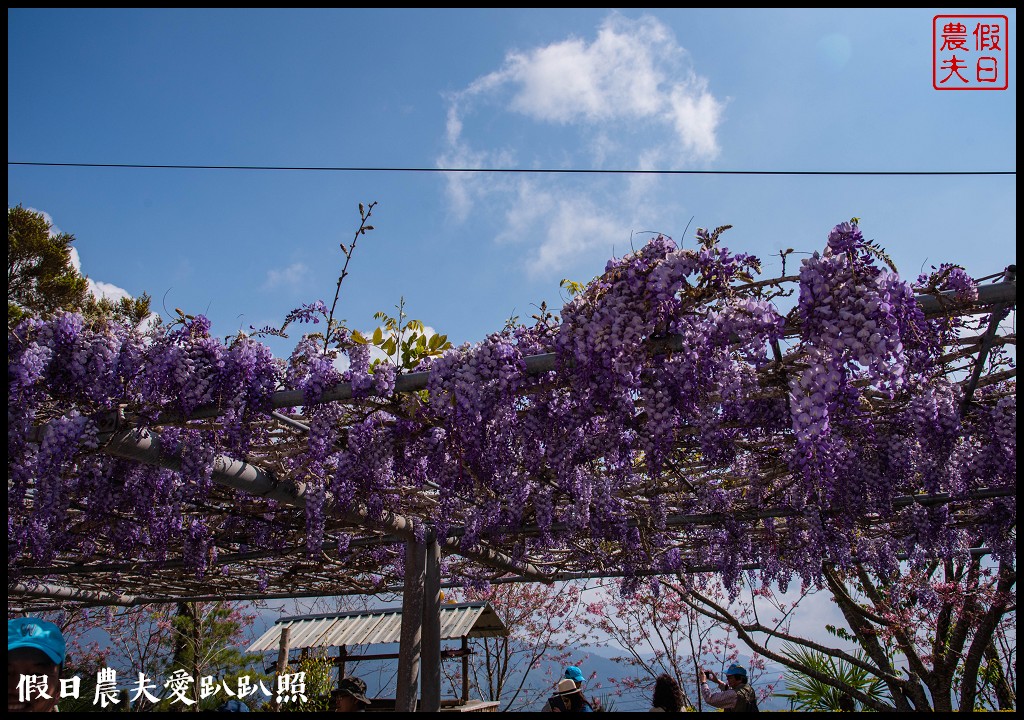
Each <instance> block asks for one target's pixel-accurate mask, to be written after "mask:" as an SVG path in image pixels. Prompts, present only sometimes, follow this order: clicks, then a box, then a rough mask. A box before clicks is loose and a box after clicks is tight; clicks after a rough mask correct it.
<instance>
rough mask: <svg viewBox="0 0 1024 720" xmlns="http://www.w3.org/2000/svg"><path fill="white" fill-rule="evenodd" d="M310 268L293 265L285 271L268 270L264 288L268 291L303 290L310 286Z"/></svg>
mask: <svg viewBox="0 0 1024 720" xmlns="http://www.w3.org/2000/svg"><path fill="white" fill-rule="evenodd" d="M308 281H309V268H308V267H306V265H305V264H304V263H301V262H297V263H292V264H291V265H289V266H288V267H286V268H284V269H283V270H268V271H267V279H266V280H265V281H264V282H263V287H264V288H267V289H275V288H282V287H283V288H286V289H291V290H296V289H301V288H303V287H305V286H306V285H307V284H308Z"/></svg>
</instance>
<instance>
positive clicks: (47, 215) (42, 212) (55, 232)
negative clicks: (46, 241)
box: [25, 207, 61, 237]
mask: <svg viewBox="0 0 1024 720" xmlns="http://www.w3.org/2000/svg"><path fill="white" fill-rule="evenodd" d="M25 209H26V210H28V211H29V212H34V213H39V214H40V215H42V216H43V219H44V220H46V222H48V223H50V233H49V235H50V237H54V236H55V235H60V234H61V229H60V228H59V227H57V226H56V225H54V224H53V218H52V217H51V216H50V213H48V212H46V211H45V210H39V209H38V208H34V207H29V208H25Z"/></svg>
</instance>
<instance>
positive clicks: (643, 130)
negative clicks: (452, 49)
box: [438, 13, 724, 276]
mask: <svg viewBox="0 0 1024 720" xmlns="http://www.w3.org/2000/svg"><path fill="white" fill-rule="evenodd" d="M447 100H448V102H449V107H448V118H447V126H446V140H447V146H446V149H445V151H444V152H443V153H441V154H440V156H439V158H438V166H439V167H472V168H482V167H538V166H539V167H555V166H557V167H566V168H584V169H589V168H594V169H601V168H610V169H630V170H632V169H636V170H653V169H679V168H681V167H686V166H692V165H694V164H699V163H706V162H708V161H710V160H713V159H714V158H715V157H716V156H717V155H718V153H719V147H718V140H717V131H718V127H719V125H720V124H721V122H722V115H723V109H724V102H723V101H721V100H719V99H717V98H716V97H715V96H714V95H713V94H712V93H711V91H710V89H709V83H708V80H707V79H706V78H703V77H701V76H699V75H697V74H696V72H695V71H694V70H693V68H692V67H690V63H689V55H688V53H687V52H686V50H685V49H684V48H683V47H682V46H680V45H679V44H678V43H677V42H676V40H675V38H674V36H673V33H672V31H671V30H670V29H669V28H668V27H667V26H666V25H664V24H662V23H661V22H660V21H659V20H657V19H656V18H653V17H650V16H644V17H641V18H639V19H637V20H631V19H628V18H626V17H624V16H622V15H620V14H617V13H613V14H612V15H610V16H609V17H608V18H607V19H606V20H605V21H604V22H603V23H602V24H601V26H600V27H599V28H598V30H597V34H596V37H595V38H594V39H593V40H587V39H583V38H579V37H569V38H567V39H564V40H560V41H556V42H554V43H551V44H549V45H545V46H541V47H535V48H531V49H526V50H516V51H513V52H510V53H508V54H507V55H506V58H505V61H504V63H503V64H502V66H501V67H500V68H499V69H497V70H495V71H494V72H491V73H488V74H486V75H484V76H482V77H480V78H478V79H476V80H475V81H473V82H472V83H470V84H469V85H468V86H467V87H465V88H464V89H463V90H462V91H460V92H456V93H453V94H451V95H449V96H448V98H447ZM488 108H490V109H492V110H493V109H494V108H498V110H497V112H498V116H497V117H496V118H495V117H490V118H486V119H478V118H477V117H476V115H477V114H479V113H482V112H483V111H484V110H485V109H488ZM517 118H518V119H517ZM523 118H525V119H526V120H527V121H529V122H527V123H525V124H524V122H523ZM499 121H503V122H506V123H507V122H510V121H512V126H511V127H512V128H513V132H509V133H505V134H503V135H502V143H503V144H502V145H501V146H494V145H493V144H492V146H491V147H487V146H486V143H484V142H481V141H479V140H478V137H483V133H484V128H487V129H488V130H490V128H492V127H496V122H499ZM552 126H557V127H556V128H555V129H554V130H552ZM517 161H518V165H516V164H515V163H516V162H517ZM657 182H658V179H657V178H656V177H654V176H651V177H638V176H628V177H603V178H601V179H600V180H598V181H593V180H592V179H589V178H588V182H587V184H586V191H585V192H584V191H583V190H582V189H580V188H579V187H578V186H577V187H575V188H569V185H570V183H569V181H568V180H567V178H565V177H564V176H558V175H545V176H533V177H531V178H530V180H528V181H527V180H524V179H523V176H509V175H501V174H486V173H484V174H474V173H451V174H449V175H448V177H447V194H448V200H449V206H450V209H451V212H452V214H453V216H454V217H455V218H456V219H457V220H458V221H463V220H465V219H466V218H468V217H469V216H470V214H471V213H472V212H473V211H474V207H475V206H476V205H478V204H483V203H486V210H485V211H486V213H487V214H488V215H489V216H491V217H494V218H504V219H505V220H506V224H505V226H504V227H503V228H500V229H497V230H496V231H495V236H496V239H497V240H498V241H502V242H507V241H509V240H512V239H517V240H520V241H522V240H524V239H525V240H527V241H531V240H532V241H533V242H534V244H535V249H534V251H533V252H527V253H526V254H525V256H524V257H525V258H526V259H525V267H526V270H527V272H528V273H530V274H531V275H545V276H549V275H550V276H557V275H558V273H559V272H561V271H562V270H564V269H565V268H566V266H567V265H568V264H570V263H572V262H573V261H574V260H577V259H580V258H581V257H583V256H585V255H587V254H589V253H591V252H593V251H595V250H600V251H601V253H607V252H608V251H609V249H610V247H611V245H612V244H613V243H615V244H617V245H619V246H622V245H624V244H626V243H628V238H629V230H630V226H629V222H630V219H631V218H635V217H636V210H637V204H638V203H641V202H642V203H646V204H648V205H650V204H651V202H652V201H653V200H652V198H651V197H650V193H651V191H652V189H653V188H654V187H655V185H656V184H657ZM567 188H569V189H567ZM646 209H647V210H648V211H650V210H651V207H647V208H646ZM661 214H664V213H661Z"/></svg>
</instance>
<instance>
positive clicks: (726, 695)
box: [697, 664, 758, 712]
mask: <svg viewBox="0 0 1024 720" xmlns="http://www.w3.org/2000/svg"><path fill="white" fill-rule="evenodd" d="M697 679H698V680H699V684H700V694H701V697H702V698H704V702H706V703H707V704H708V705H710V706H711V707H716V708H721V709H722V710H724V711H725V712H757V711H758V708H757V694H756V693H755V692H754V689H753V688H752V687H750V686H749V685H748V684H747V671H746V670H745V669H744V668H742V667H740V666H739V665H736V664H733V665H730V666H729V669H728V670H726V671H725V680H724V681H723V680H719V679H718V676H717V675H715V671H714V670H708V669H706V668H701V669H700V671H699V672H698V673H697ZM708 680H711V682H713V683H715V684H716V685H717V686H718V687H719V688H720V690H719V692H714V693H713V692H711V688H709V687H708Z"/></svg>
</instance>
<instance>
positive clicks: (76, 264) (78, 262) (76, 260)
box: [69, 245, 82, 275]
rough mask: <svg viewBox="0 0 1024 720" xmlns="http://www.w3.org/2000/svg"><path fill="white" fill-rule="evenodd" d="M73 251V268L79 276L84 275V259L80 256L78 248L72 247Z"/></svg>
mask: <svg viewBox="0 0 1024 720" xmlns="http://www.w3.org/2000/svg"><path fill="white" fill-rule="evenodd" d="M69 249H70V250H71V267H73V268H74V269H75V272H76V273H78V274H79V275H81V274H82V258H80V257H79V256H78V248H76V247H75V246H74V245H72V246H71V247H70V248H69Z"/></svg>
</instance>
